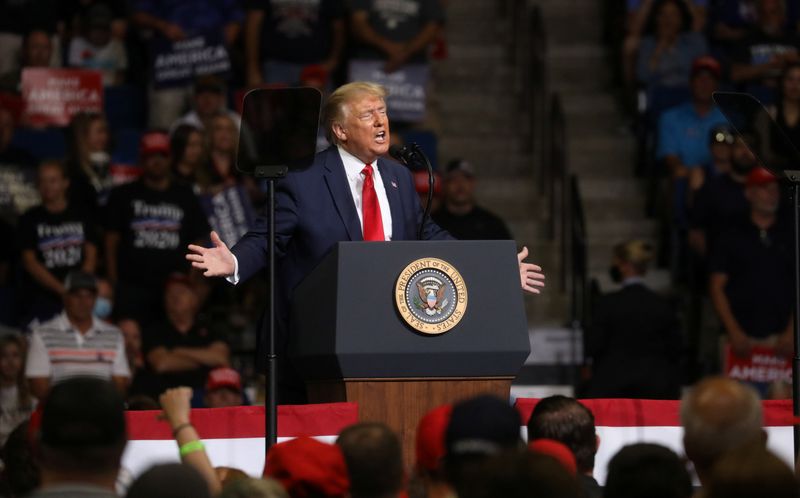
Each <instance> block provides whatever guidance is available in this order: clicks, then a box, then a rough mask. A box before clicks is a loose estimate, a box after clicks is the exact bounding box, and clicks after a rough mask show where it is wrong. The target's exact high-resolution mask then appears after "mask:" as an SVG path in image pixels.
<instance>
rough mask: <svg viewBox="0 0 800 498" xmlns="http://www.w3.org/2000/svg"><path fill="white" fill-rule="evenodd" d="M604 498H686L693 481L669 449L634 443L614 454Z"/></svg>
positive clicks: (679, 460)
mask: <svg viewBox="0 0 800 498" xmlns="http://www.w3.org/2000/svg"><path fill="white" fill-rule="evenodd" d="M603 496H604V497H606V498H689V497H690V496H692V480H691V478H690V477H689V472H688V471H687V470H686V466H685V465H684V463H683V462H682V461H681V459H680V458H678V455H676V454H675V452H673V451H672V450H670V449H669V448H666V447H664V446H661V445H658V444H649V443H637V444H631V445H628V446H625V447H624V448H622V449H621V450H619V451H618V452H617V454H616V455H614V457H613V458H612V459H611V462H609V465H608V477H607V478H606V486H605V493H604V494H603Z"/></svg>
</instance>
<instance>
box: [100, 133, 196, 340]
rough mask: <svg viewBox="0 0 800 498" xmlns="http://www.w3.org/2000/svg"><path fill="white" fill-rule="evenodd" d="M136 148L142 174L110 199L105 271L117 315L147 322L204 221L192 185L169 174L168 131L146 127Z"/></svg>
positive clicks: (181, 266)
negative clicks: (190, 186)
mask: <svg viewBox="0 0 800 498" xmlns="http://www.w3.org/2000/svg"><path fill="white" fill-rule="evenodd" d="M139 151H140V158H141V163H142V169H143V173H142V177H141V178H140V179H139V180H137V181H135V182H132V183H128V184H126V185H122V186H120V187H117V188H115V189H113V190H112V192H111V196H110V197H109V200H108V209H107V215H108V217H107V226H106V236H105V237H106V240H105V244H106V271H107V272H108V277H109V279H110V280H111V281H112V282H113V283H114V284H115V286H116V287H115V295H116V300H115V303H114V304H115V310H114V314H115V316H119V317H127V318H134V319H136V320H137V321H138V322H139V323H140V324H141V325H142V326H144V327H146V326H147V325H148V322H150V321H152V320H153V319H156V318H158V317H159V315H160V314H159V311H160V309H161V306H162V304H163V300H162V294H163V292H162V291H163V288H164V285H163V284H164V278H165V276H167V275H169V274H171V273H173V272H176V271H181V270H185V269H187V268H188V264H187V263H186V260H185V259H184V257H183V250H184V248H185V247H186V246H187V245H188V244H189V243H190V242H192V241H196V240H200V239H201V238H202V237H203V235H204V234H205V233H207V230H208V222H207V221H206V218H205V215H204V214H203V211H202V209H201V207H200V203H199V202H198V200H197V197H196V196H195V195H194V193H192V191H191V189H190V188H188V187H184V186H180V185H177V184H175V182H173V181H172V179H171V177H170V169H169V158H170V149H169V137H168V136H167V134H166V133H162V132H155V131H151V132H147V133H145V134H144V135H143V136H142V139H141V143H140V148H139Z"/></svg>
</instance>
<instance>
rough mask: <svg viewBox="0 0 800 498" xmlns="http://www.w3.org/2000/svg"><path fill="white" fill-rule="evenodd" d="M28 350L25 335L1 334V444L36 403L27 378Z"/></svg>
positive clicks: (27, 415) (1, 444) (0, 445)
mask: <svg viewBox="0 0 800 498" xmlns="http://www.w3.org/2000/svg"><path fill="white" fill-rule="evenodd" d="M26 350H27V348H26V344H25V339H23V337H22V336H20V335H17V334H6V335H3V336H0V447H2V446H3V445H4V444H5V442H6V438H8V435H9V434H11V431H13V430H14V429H15V428H16V427H17V426H18V425H19V424H21V423H22V422H24V421H25V420H26V419H27V418H28V417H29V416H30V414H31V412H33V409H34V408H35V407H36V400H35V399H34V398H33V396H31V392H30V390H29V389H28V381H27V379H26V378H25V356H26Z"/></svg>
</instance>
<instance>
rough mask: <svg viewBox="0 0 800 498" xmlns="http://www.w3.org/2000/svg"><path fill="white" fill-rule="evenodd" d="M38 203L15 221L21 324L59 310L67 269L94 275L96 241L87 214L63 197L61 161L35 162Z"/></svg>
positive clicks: (66, 182)
mask: <svg viewBox="0 0 800 498" xmlns="http://www.w3.org/2000/svg"><path fill="white" fill-rule="evenodd" d="M38 186H39V194H40V195H41V198H42V204H41V205H40V206H36V207H34V208H31V209H30V210H28V211H27V212H26V213H25V214H23V215H22V217H21V218H20V222H19V234H18V237H19V246H20V253H21V258H22V266H23V268H24V269H25V272H26V275H25V276H26V279H25V281H24V282H23V289H24V290H23V294H24V295H25V299H24V301H23V302H24V303H26V304H25V311H24V313H23V317H24V318H23V321H24V323H25V324H27V323H29V322H30V321H31V320H37V321H44V320H49V319H50V318H52V317H53V316H54V315H56V314H57V313H59V312H60V311H61V309H62V294H64V290H65V289H64V278H65V277H66V276H67V273H69V272H70V271H72V270H77V269H80V270H83V271H84V272H87V273H94V271H95V268H96V267H97V240H96V233H95V227H94V225H93V224H92V223H91V222H90V221H89V220H88V219H87V215H86V214H84V213H82V212H80V211H78V210H75V209H73V208H72V206H71V205H70V203H69V202H68V201H67V188H68V187H69V180H68V179H67V177H66V174H65V172H64V166H63V165H62V164H61V163H58V162H55V161H50V162H44V163H42V164H41V165H40V166H39V185H38Z"/></svg>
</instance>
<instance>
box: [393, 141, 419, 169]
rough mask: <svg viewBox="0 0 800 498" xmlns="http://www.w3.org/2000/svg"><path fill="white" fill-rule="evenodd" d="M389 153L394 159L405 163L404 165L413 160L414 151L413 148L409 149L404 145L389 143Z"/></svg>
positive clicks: (409, 163)
mask: <svg viewBox="0 0 800 498" xmlns="http://www.w3.org/2000/svg"><path fill="white" fill-rule="evenodd" d="M389 155H390V156H392V157H393V158H394V159H397V160H398V161H400V162H401V163H403V164H405V165H406V166H409V165H411V163H413V162H414V156H415V153H414V151H413V150H409V148H408V147H406V146H405V145H403V146H400V145H390V146H389Z"/></svg>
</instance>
